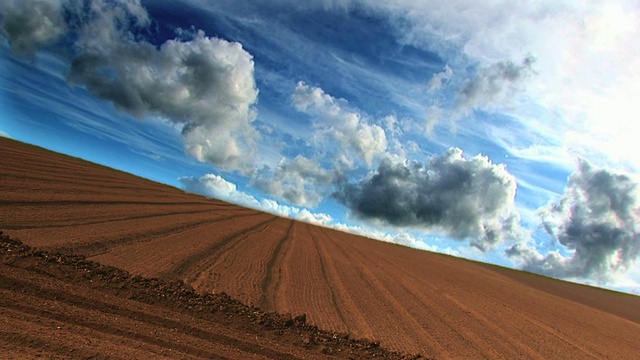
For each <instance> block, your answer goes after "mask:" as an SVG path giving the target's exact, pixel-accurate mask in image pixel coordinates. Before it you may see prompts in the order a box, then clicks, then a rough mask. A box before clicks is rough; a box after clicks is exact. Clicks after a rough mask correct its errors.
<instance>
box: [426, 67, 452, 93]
mask: <svg viewBox="0 0 640 360" xmlns="http://www.w3.org/2000/svg"><path fill="white" fill-rule="evenodd" d="M452 77H453V69H451V67H449V65H446V66H445V67H444V69H443V70H442V71H441V72H439V73H436V74H433V77H431V80H429V83H427V91H428V92H430V93H433V92H434V91H436V90H440V88H442V85H444V84H445V83H446V82H447V81H449V80H451V78H452Z"/></svg>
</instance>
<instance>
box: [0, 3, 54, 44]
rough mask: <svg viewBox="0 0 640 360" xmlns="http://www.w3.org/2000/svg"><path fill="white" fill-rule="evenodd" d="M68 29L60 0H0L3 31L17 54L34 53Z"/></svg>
mask: <svg viewBox="0 0 640 360" xmlns="http://www.w3.org/2000/svg"><path fill="white" fill-rule="evenodd" d="M66 32H67V25H66V23H65V21H64V18H63V14H62V7H61V2H60V1H44V0H40V1H26V0H4V1H2V2H0V34H2V36H4V37H5V38H6V39H7V41H8V42H9V45H10V46H11V49H12V51H13V52H14V53H15V54H18V55H32V54H33V53H34V52H35V51H36V50H38V49H40V48H42V47H45V46H47V45H51V44H53V43H55V42H56V41H57V40H58V39H59V38H60V37H62V36H63V35H64V34H65V33H66Z"/></svg>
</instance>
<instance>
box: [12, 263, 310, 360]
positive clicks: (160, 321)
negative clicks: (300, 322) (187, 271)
mask: <svg viewBox="0 0 640 360" xmlns="http://www.w3.org/2000/svg"><path fill="white" fill-rule="evenodd" d="M0 289H6V290H8V291H13V292H18V291H19V293H20V295H21V296H25V295H28V296H32V297H35V298H38V299H42V300H44V301H51V299H55V300H54V301H55V302H56V303H62V304H66V305H68V306H72V307H74V308H80V309H83V310H87V311H89V312H100V313H103V314H106V315H115V316H121V317H124V318H126V319H129V320H133V321H138V322H141V323H144V324H149V325H153V326H157V327H161V328H164V329H166V330H177V331H179V332H180V333H182V334H187V335H189V336H192V337H195V338H197V339H200V340H204V341H205V342H208V343H211V342H214V343H217V344H222V345H225V346H228V347H231V348H238V349H240V350H241V351H243V352H247V353H252V354H262V355H266V356H268V357H272V358H278V359H291V360H294V359H298V358H297V357H296V356H293V355H290V354H285V353H280V352H278V351H276V350H273V349H268V348H263V347H262V346H260V345H258V344H252V343H248V342H245V341H243V340H240V339H234V338H232V337H229V336H225V335H222V334H216V333H212V332H209V331H206V330H203V329H200V328H197V327H194V326H191V325H187V324H185V323H183V322H181V321H177V320H172V319H169V318H164V317H161V316H157V315H152V314H148V313H144V312H142V311H138V310H133V309H127V308H122V307H120V306H116V305H112V304H109V303H106V302H103V301H101V300H98V299H95V298H91V299H89V298H85V297H83V296H79V295H74V294H71V293H68V292H64V291H62V290H57V289H50V288H49V289H48V288H44V287H41V286H39V285H37V284H33V283H29V282H26V281H22V280H19V279H14V278H10V277H7V276H4V275H3V274H0ZM0 303H2V306H3V307H6V308H10V309H13V310H15V311H21V312H24V313H27V314H31V315H34V316H40V317H44V318H48V319H51V320H55V321H60V322H64V323H69V324H73V325H77V326H82V327H86V328H89V329H91V330H94V331H97V332H101V333H105V334H109V335H115V336H120V337H123V338H127V339H134V340H138V341H142V342H146V343H152V344H157V345H159V346H161V347H166V348H171V349H179V350H180V351H181V352H184V353H185V354H191V355H194V356H199V357H205V358H219V357H220V356H219V355H218V354H215V353H211V352H209V351H204V350H201V349H198V348H192V347H190V346H188V345H183V344H180V343H174V342H170V341H168V340H163V339H158V338H154V337H151V336H148V335H144V334H139V333H133V332H130V331H126V330H122V329H120V328H117V327H115V326H111V325H108V324H104V323H101V324H96V323H92V322H91V321H88V320H86V319H79V318H78V317H73V316H69V315H67V314H54V313H52V312H49V311H47V310H43V309H40V308H33V307H29V306H26V305H21V304H18V303H8V302H3V301H2V300H1V298H0Z"/></svg>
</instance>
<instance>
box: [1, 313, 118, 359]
mask: <svg viewBox="0 0 640 360" xmlns="http://www.w3.org/2000/svg"><path fill="white" fill-rule="evenodd" d="M18 320H19V319H18ZM18 341H21V342H22V343H27V344H28V345H27V346H28V347H29V348H34V347H35V348H38V349H42V350H44V351H46V352H47V355H49V357H51V355H55V356H59V357H61V358H65V359H67V358H71V355H70V354H73V357H74V358H77V359H100V358H102V357H101V356H99V354H98V352H97V351H85V350H82V349H80V348H78V347H71V346H67V345H65V344H63V343H61V342H59V341H52V340H45V339H43V338H42V337H41V336H40V337H38V336H30V335H27V334H24V333H11V332H8V331H7V332H5V331H0V343H4V344H6V345H10V346H11V347H14V348H19V347H20V346H19V344H18V343H17V342H18ZM42 350H40V351H38V353H36V354H33V355H32V356H29V357H28V356H27V354H26V351H25V350H23V349H20V350H18V351H17V353H18V354H19V355H17V354H16V357H10V355H7V354H4V356H8V357H7V358H8V359H26V358H34V359H35V358H39V357H42V354H40V353H41V352H42ZM109 357H110V358H114V357H113V356H109ZM104 358H106V356H104ZM115 359H122V358H120V357H115Z"/></svg>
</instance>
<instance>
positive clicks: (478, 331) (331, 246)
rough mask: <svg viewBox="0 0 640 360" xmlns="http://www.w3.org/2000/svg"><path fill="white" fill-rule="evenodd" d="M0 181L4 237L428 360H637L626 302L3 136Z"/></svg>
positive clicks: (635, 322) (638, 331) (635, 330)
mask: <svg viewBox="0 0 640 360" xmlns="http://www.w3.org/2000/svg"><path fill="white" fill-rule="evenodd" d="M0 178H1V179H2V190H1V192H0V229H2V230H4V231H5V233H6V234H8V235H9V236H10V237H11V238H14V239H20V240H22V241H23V242H24V243H26V244H28V245H30V246H33V247H37V248H39V249H43V250H46V251H50V252H57V251H60V252H62V253H65V254H75V255H83V256H86V257H87V259H89V260H92V261H97V262H99V263H102V264H105V265H110V266H114V267H117V268H121V269H124V270H126V271H128V272H130V273H132V274H138V275H141V276H143V277H147V278H159V279H162V280H166V281H174V280H182V281H184V282H185V283H187V284H189V285H191V286H193V288H195V290H197V291H198V292H199V293H202V294H205V293H212V292H213V293H219V292H226V293H227V294H229V295H230V296H232V297H233V298H235V299H238V300H240V301H242V302H244V303H246V304H248V305H251V306H255V307H259V308H261V309H264V310H267V311H278V312H280V313H291V314H293V315H294V316H296V315H299V314H303V313H305V314H306V315H307V322H308V323H309V324H312V325H317V326H318V327H320V328H322V329H326V330H329V331H335V332H348V333H349V334H350V335H351V336H352V337H356V338H369V339H373V340H376V341H380V343H381V345H382V346H383V347H388V348H390V349H392V350H398V351H403V352H408V353H422V354H424V355H425V356H428V357H433V358H437V359H444V358H465V359H470V358H491V359H497V358H504V359H514V358H538V359H549V358H563V359H572V358H575V359H584V358H617V359H622V358H625V359H634V358H637V354H639V353H640V341H638V339H640V298H638V297H636V296H631V295H627V294H621V293H616V292H611V291H606V290H601V289H595V288H590V287H586V286H582V285H575V284H570V283H566V282H561V281H557V280H552V279H548V278H542V277H539V276H536V275H532V274H525V273H520V272H515V271H512V270H508V269H502V268H498V267H494V266H489V265H484V264H479V263H475V262H470V261H466V260H461V259H456V258H452V257H449V256H444V255H439V254H432V253H428V252H423V251H418V250H413V249H409V248H406V247H402V246H397V245H393V244H388V243H383V242H379V241H373V240H369V239H365V238H362V237H358V236H354V235H349V234H345V233H341V232H337V231H334V230H330V229H325V228H320V227H315V226H311V225H308V224H304V223H299V222H295V221H291V220H288V219H282V218H278V217H275V216H272V215H269V214H264V213H260V212H257V211H254V210H249V209H244V208H241V207H238V206H234V205H230V204H227V203H224V202H221V201H216V200H208V199H205V198H202V197H199V196H196V195H190V194H186V193H184V192H182V191H180V190H178V189H175V188H171V187H168V186H165V185H161V184H157V183H153V182H150V181H147V180H144V179H141V178H138V177H135V176H132V175H129V174H125V173H122V172H118V171H114V170H111V169H108V168H105V167H101V166H98V165H95V164H91V163H88V162H85V161H82V160H79V159H75V158H70V157H67V156H63V155H59V154H55V153H51V152H48V151H46V150H43V149H40V148H36V147H33V146H29V145H25V144H21V143H17V142H14V141H11V140H8V139H0ZM16 276H17V277H19V276H18V275H16ZM34 281H36V280H34ZM36 282H37V281H36ZM67 305H69V304H65V306H67ZM51 306H53V305H51ZM24 321H35V320H33V319H32V320H29V319H25V320H24ZM114 326H115V325H114ZM0 341H6V339H0ZM194 346H197V345H194Z"/></svg>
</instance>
